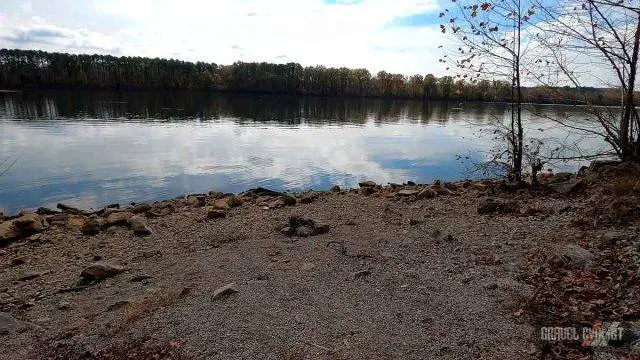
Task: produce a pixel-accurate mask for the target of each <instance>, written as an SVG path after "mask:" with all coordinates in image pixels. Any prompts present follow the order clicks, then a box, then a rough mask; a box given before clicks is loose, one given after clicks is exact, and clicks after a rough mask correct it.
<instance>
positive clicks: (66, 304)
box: [56, 300, 71, 310]
mask: <svg viewBox="0 0 640 360" xmlns="http://www.w3.org/2000/svg"><path fill="white" fill-rule="evenodd" d="M56 307H57V308H58V310H69V309H71V304H70V303H69V302H68V301H64V300H63V301H60V302H59V303H58V305H57V306H56Z"/></svg>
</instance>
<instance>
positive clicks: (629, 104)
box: [620, 15, 640, 161]
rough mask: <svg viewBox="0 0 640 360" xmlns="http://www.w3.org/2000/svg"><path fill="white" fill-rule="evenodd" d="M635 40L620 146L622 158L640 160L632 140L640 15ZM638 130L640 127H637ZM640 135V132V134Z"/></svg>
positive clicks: (621, 125) (639, 43) (639, 39)
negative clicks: (632, 115)
mask: <svg viewBox="0 0 640 360" xmlns="http://www.w3.org/2000/svg"><path fill="white" fill-rule="evenodd" d="M635 35H636V36H635V39H634V42H633V53H632V54H631V63H630V66H629V68H630V69H629V84H628V85H629V86H628V87H627V93H626V94H625V98H624V102H623V107H624V112H623V115H622V119H621V120H620V148H621V149H622V160H624V161H627V160H632V161H640V154H639V153H638V150H639V149H638V148H637V146H636V144H635V143H634V142H633V141H631V139H630V136H631V135H632V134H630V131H631V126H630V125H631V114H632V113H633V111H634V110H635V106H636V105H635V101H634V89H635V80H636V74H637V71H638V51H639V49H640V15H639V16H638V25H637V26H636V34H635ZM636 131H638V129H636ZM639 135H640V134H639Z"/></svg>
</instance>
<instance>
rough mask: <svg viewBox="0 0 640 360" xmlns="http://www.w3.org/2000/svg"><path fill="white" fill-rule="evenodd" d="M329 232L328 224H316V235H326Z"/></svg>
mask: <svg viewBox="0 0 640 360" xmlns="http://www.w3.org/2000/svg"><path fill="white" fill-rule="evenodd" d="M328 232H329V225H327V224H316V225H315V227H314V233H315V234H314V235H320V234H326V233H328Z"/></svg>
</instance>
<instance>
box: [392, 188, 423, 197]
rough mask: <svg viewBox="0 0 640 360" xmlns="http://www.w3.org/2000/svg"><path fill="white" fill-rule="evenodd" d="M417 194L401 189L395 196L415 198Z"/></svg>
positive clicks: (416, 191)
mask: <svg viewBox="0 0 640 360" xmlns="http://www.w3.org/2000/svg"><path fill="white" fill-rule="evenodd" d="M419 193H420V191H419V190H411V189H403V190H400V191H398V192H397V193H396V196H417V195H418V194H419Z"/></svg>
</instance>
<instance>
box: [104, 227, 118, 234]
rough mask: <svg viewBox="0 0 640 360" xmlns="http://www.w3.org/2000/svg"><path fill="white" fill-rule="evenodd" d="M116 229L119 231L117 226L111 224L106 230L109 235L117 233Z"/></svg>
mask: <svg viewBox="0 0 640 360" xmlns="http://www.w3.org/2000/svg"><path fill="white" fill-rule="evenodd" d="M116 231H117V227H115V226H109V227H108V228H107V230H106V232H107V234H109V235H113V234H115V233H116Z"/></svg>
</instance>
